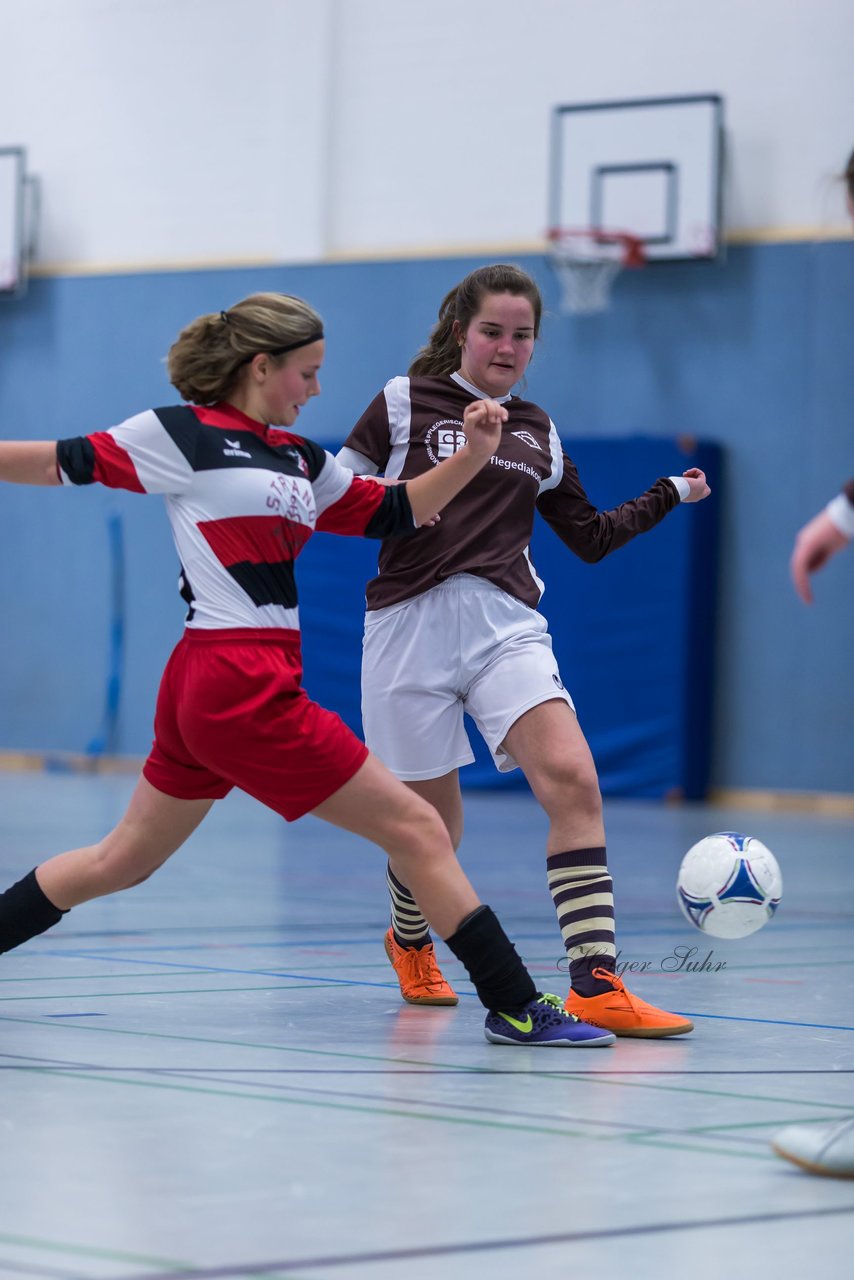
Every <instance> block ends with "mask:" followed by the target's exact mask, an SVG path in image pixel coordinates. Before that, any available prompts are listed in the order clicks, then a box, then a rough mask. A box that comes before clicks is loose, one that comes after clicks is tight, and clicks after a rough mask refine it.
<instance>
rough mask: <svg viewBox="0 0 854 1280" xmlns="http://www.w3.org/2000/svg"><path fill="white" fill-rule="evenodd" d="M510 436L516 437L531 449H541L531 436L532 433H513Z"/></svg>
mask: <svg viewBox="0 0 854 1280" xmlns="http://www.w3.org/2000/svg"><path fill="white" fill-rule="evenodd" d="M510 434H511V435H512V436H515V437H516V439H517V440H521V441H522V443H523V444H526V445H527V446H528V448H529V449H539V447H540V446H539V444H538V443H537V441H536V440H535V439H534V437H533V436H532V435H531V433H530V431H511V432H510Z"/></svg>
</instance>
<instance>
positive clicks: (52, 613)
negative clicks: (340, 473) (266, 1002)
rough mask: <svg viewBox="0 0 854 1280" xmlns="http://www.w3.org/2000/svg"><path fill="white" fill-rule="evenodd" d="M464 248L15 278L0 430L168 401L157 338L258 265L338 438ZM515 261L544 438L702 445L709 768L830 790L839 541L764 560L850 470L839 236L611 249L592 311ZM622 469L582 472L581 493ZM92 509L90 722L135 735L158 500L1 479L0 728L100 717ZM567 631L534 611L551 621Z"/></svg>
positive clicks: (323, 423) (849, 769)
mask: <svg viewBox="0 0 854 1280" xmlns="http://www.w3.org/2000/svg"><path fill="white" fill-rule="evenodd" d="M483 261H484V260H483V259H478V258H465V259H460V258H449V259H438V260H427V259H423V260H418V261H410V262H405V261H404V262H380V263H377V262H359V263H326V264H312V265H303V266H298V267H288V266H281V267H277V268H274V269H252V270H246V269H235V270H219V271H187V272H183V273H181V272H175V273H159V274H152V275H126V276H104V277H91V278H55V279H35V280H33V281H32V282H31V287H30V290H29V292H28V293H27V295H26V296H25V297H24V298H22V299H20V300H18V301H15V302H5V303H3V304H0V437H2V438H8V439H16V438H25V439H26V438H29V439H45V438H56V437H57V436H63V435H74V434H78V433H80V432H83V431H88V430H93V429H99V428H103V427H105V426H107V425H109V424H110V423H112V422H116V421H119V420H120V419H122V418H124V417H127V416H128V415H129V414H131V413H134V412H136V411H137V410H139V409H141V408H144V407H147V406H150V405H156V404H168V403H171V402H174V398H175V397H174V392H173V391H172V390H171V388H170V387H169V385H168V382H167V379H166V375H165V371H164V367H163V363H162V362H163V357H164V356H165V354H166V352H167V350H168V348H169V345H170V343H171V342H172V341H173V339H174V338H175V336H176V334H177V333H178V331H179V330H180V328H181V327H182V326H183V325H184V324H186V323H187V322H188V321H189V320H190V319H192V318H193V317H194V316H195V315H197V314H199V313H200V312H203V311H209V310H217V311H218V310H219V309H220V307H222V306H223V305H228V304H229V303H231V302H234V301H236V300H237V299H238V298H240V297H243V296H244V295H245V294H247V293H250V292H253V291H255V290H258V289H281V290H284V291H287V292H292V293H297V294H300V295H303V296H305V297H307V298H309V299H311V301H312V302H313V303H314V304H315V305H316V306H317V307H318V309H319V310H320V312H321V314H322V315H323V317H324V321H325V324H326V331H327V334H328V338H329V341H328V344H327V345H328V354H327V359H326V363H325V365H324V369H323V371H322V374H321V380H322V383H323V395H322V396H321V397H320V399H319V400H316V401H314V402H313V403H312V404H311V405H310V406H309V407H308V409H307V410H306V411H305V413H304V414H303V417H302V419H301V422H300V426H301V429H302V430H304V431H305V432H306V433H307V434H308V435H310V436H312V437H314V438H315V439H318V440H323V441H337V440H341V439H343V438H344V436H345V435H346V433H347V430H348V429H349V427H350V426H351V425H352V423H353V422H354V421H355V419H356V418H357V417H358V415H359V414H360V413H361V411H362V409H363V408H364V407H365V405H366V404H367V403H368V402H369V401H370V400H371V399H372V397H373V396H374V395H375V393H376V392H377V390H378V389H379V388H380V387H381V386H382V385H383V383H384V382H385V381H386V380H387V379H388V378H389V377H390V376H392V375H393V374H395V373H400V372H402V371H404V370H405V369H406V367H407V366H408V363H409V361H410V358H411V356H412V355H413V353H414V352H415V351H416V349H417V348H418V347H419V346H420V345H421V344H422V342H423V341H424V338H425V336H426V334H427V332H428V330H429V328H430V326H431V324H432V322H433V320H434V318H435V315H436V310H437V307H438V304H439V301H440V300H441V298H442V297H443V295H444V294H445V292H446V291H447V290H448V289H449V288H450V287H451V286H452V285H453V284H454V283H455V282H456V281H457V280H459V279H460V278H461V277H462V276H463V275H464V274H465V273H466V272H467V271H468V270H470V269H471V268H472V267H475V266H479V265H481V263H482V262H483ZM519 261H520V262H521V265H522V266H524V267H525V268H526V269H528V270H529V271H531V272H532V274H533V275H534V276H535V277H536V279H537V280H538V281H539V283H540V285H541V286H542V289H543V294H544V300H545V305H546V318H545V323H544V326H543V335H542V340H541V341H540V343H539V344H538V346H537V351H536V355H535V359H534V362H533V364H532V366H531V369H530V372H529V377H528V380H527V381H528V386H527V392H526V393H527V394H528V395H529V396H530V397H531V398H533V399H535V400H537V401H538V402H539V403H540V404H542V405H543V406H544V407H545V408H546V409H547V410H548V412H549V413H550V414H551V416H552V417H553V419H554V421H555V423H556V424H557V426H558V429H559V431H560V433H561V435H562V437H563V438H564V440H565V441H566V442H567V443H568V445H569V448H570V452H572V450H573V448H574V445H573V443H572V442H573V441H574V440H584V441H591V440H592V439H603V440H604V439H609V438H615V437H619V438H625V437H626V436H633V435H639V436H646V437H654V438H656V439H660V440H661V441H662V442H666V441H670V440H673V439H674V438H676V437H679V436H680V435H682V434H685V433H687V434H689V435H692V436H694V437H696V438H698V439H701V440H714V441H717V442H718V443H719V444H721V446H722V447H723V450H724V454H725V462H724V467H725V471H726V475H725V477H724V479H725V485H724V486H723V488H724V490H725V492H723V493H720V492H716V494H715V495H714V497H713V498H712V500H711V504H714V505H715V506H716V507H717V514H718V520H719V523H720V593H719V606H720V607H719V611H718V621H717V652H716V669H717V678H716V681H715V690H716V693H715V705H714V714H713V725H714V732H713V750H712V780H713V782H714V783H715V784H716V785H718V786H729V787H755V788H794V789H797V788H806V789H815V790H819V791H843V792H851V791H854V740H852V735H851V728H850V726H851V724H852V722H854V681H852V680H851V637H852V636H854V590H852V582H854V553H852V554H848V555H843V556H838V557H836V559H835V560H834V561H833V563H831V564H830V565H829V566H828V567H827V569H825V570H824V572H823V573H822V575H821V576H820V578H819V579H818V580H817V582H816V593H817V597H818V601H817V604H816V606H815V608H813V609H806V608H804V606H803V605H802V604H801V603H800V601H798V600H797V599H796V598H795V595H794V592H793V591H792V588H791V585H790V583H789V579H788V568H787V565H788V557H789V552H790V549H791V544H792V539H793V537H794V534H795V531H796V530H797V529H798V527H799V526H800V525H801V524H802V523H803V522H804V521H805V520H806V519H808V518H809V516H811V515H812V514H813V513H814V512H815V511H816V510H817V509H818V508H819V506H820V505H821V504H822V503H823V502H826V501H827V500H828V499H829V498H830V497H831V496H832V495H833V493H834V492H835V491H836V489H837V488H838V486H839V484H840V482H841V481H842V480H843V479H844V478H845V477H847V476H848V475H850V474H852V473H854V409H852V406H854V325H852V324H851V305H852V304H851V299H852V298H854V242H851V241H837V242H824V243H819V244H774V245H770V244H769V245H744V246H736V247H732V246H731V247H730V248H729V250H728V253H727V258H726V262H725V263H723V264H721V265H710V264H702V265H694V264H690V263H688V264H667V265H658V266H655V267H650V268H649V269H648V270H646V271H639V272H624V273H623V274H622V276H620V278H619V279H618V280H617V282H616V286H615V289H614V296H613V302H612V306H611V309H610V311H608V312H607V313H606V314H605V315H601V316H589V317H573V316H562V315H560V314H559V311H558V287H557V282H556V280H555V278H554V276H553V274H552V272H551V269H550V267H549V265H548V263H547V262H546V261H545V259H544V258H543V257H541V256H535V255H531V256H528V257H523V258H521V259H519ZM656 470H657V469H656ZM646 482H647V476H646V474H644V475H641V476H638V477H637V478H636V480H634V479H633V483H632V484H630V485H629V486H628V487H627V488H620V489H619V490H618V489H617V488H616V487H615V489H614V491H613V492H611V491H610V490H607V489H604V488H603V491H602V493H600V494H597V501H598V502H599V503H600V504H601V503H608V502H612V501H616V500H618V499H620V498H621V497H623V496H624V494H625V493H626V492H629V493H633V492H636V491H637V489H638V488H642V487H644V486H645V484H646ZM711 504H707V506H710V505H711ZM677 514H680V515H681V516H685V517H688V516H693V515H695V514H696V515H699V512H696V513H692V512H689V511H683V512H681V513H677ZM114 516H120V517H121V522H122V530H123V534H124V547H125V566H126V587H127V592H126V619H125V623H126V627H125V637H126V645H125V662H124V674H123V686H122V691H121V692H122V698H121V703H120V706H119V708H118V717H117V719H116V721H115V723H114V726H113V735H114V737H115V738H116V740H117V742H118V746H119V749H120V750H122V751H125V752H132V753H142V752H144V751H145V750H146V749H147V747H148V743H149V741H150V736H151V718H152V710H153V700H154V694H155V692H156V687H157V679H158V676H159V672H160V668H161V666H162V664H163V662H164V661H165V658H166V656H167V654H168V652H169V650H170V648H171V645H172V644H173V643H174V640H175V637H176V636H177V635H178V634H179V632H180V627H181V620H182V617H183V609H182V605H181V602H180V600H179V599H178V596H177V592H176V590H175V580H176V577H177V565H176V561H175V555H174V552H173V551H172V548H171V541H170V537H169V532H168V528H167V525H166V519H165V516H164V514H163V511H162V509H161V504H160V503H159V502H157V501H154V500H152V499H141V498H138V497H136V496H133V495H123V494H108V493H105V492H100V493H96V492H95V491H94V489H89V490H87V491H86V492H85V493H62V494H57V493H55V492H52V491H51V492H47V491H45V490H35V489H16V488H14V487H13V486H3V488H2V490H0V545H2V547H3V549H4V554H3V556H0V653H2V657H3V661H2V663H0V749H2V748H27V747H31V748H35V749H48V748H56V749H65V750H73V751H83V750H85V748H86V746H87V744H92V743H93V742H97V740H98V739H99V738H103V735H104V732H105V721H104V712H105V705H106V699H107V680H108V675H109V673H110V656H111V647H110V646H111V640H112V639H113V638H114V636H115V627H114V626H113V627H112V629H111V619H110V612H109V602H110V594H111V562H110V556H109V545H110V544H109V528H110V527H111V526H110V525H109V523H108V522H109V520H110V519H111V518H112V517H114ZM706 518H707V517H706V516H704V517H703V519H706ZM669 523H670V522H669V521H668V522H666V524H669ZM544 532H545V531H544ZM546 536H547V537H548V539H549V540H553V539H552V535H551V534H547V535H546ZM656 536H658V535H653V537H656ZM661 536H669V535H667V534H665V533H664V532H662V535H661ZM645 541H646V544H647V547H651V543H652V539H648V540H645ZM647 547H644V552H646V549H647ZM310 550H312V551H313V550H314V548H313V547H312V548H310ZM558 550H559V551H560V548H558ZM630 553H631V548H629V549H627V551H626V552H623V553H620V554H621V556H622V555H624V554H630ZM650 554H651V553H650ZM570 571H571V572H572V574H573V581H576V580H577V581H581V582H586V580H587V578H588V576H589V578H590V580H591V581H600V580H602V579H601V575H602V574H603V573H607V571H608V566H607V564H606V565H600V566H598V568H597V567H593V568H591V569H587V568H585V567H584V566H578V565H572V564H571V560H570V559H567V558H566V557H565V556H564V555H563V553H562V552H561V553H560V566H559V568H558V569H557V571H556V573H557V576H555V574H552V573H550V575H549V582H548V591H547V594H546V597H545V602H544V603H545V607H546V608H547V609H550V608H551V607H552V601H553V599H554V596H555V595H556V594H557V586H558V584H560V583H561V581H562V578H561V577H560V575H561V574H565V573H570ZM359 602H360V600H359ZM593 616H594V615H587V616H586V621H585V624H584V625H585V626H586V627H587V628H591V627H593V625H594V622H593V621H592V620H591V619H592V618H593ZM570 631H572V634H575V627H574V625H573V626H572V627H569V626H567V625H564V624H563V623H561V624H560V626H559V633H560V634H559V639H560V642H561V643H563V637H564V634H565V633H566V634H568V633H569V632H570ZM566 662H567V659H566V658H565V659H564V663H566ZM580 678H582V677H581V672H579V673H578V675H575V674H574V673H572V672H571V671H569V670H568V671H567V683H568V684H569V685H570V686H571V687H572V688H573V690H574V692H575V693H576V694H577V695H578V698H579V710H580V712H581V716H582V720H583V722H584V724H585V728H589V727H590V717H591V716H595V715H596V714H598V712H597V708H598V707H599V706H600V705H601V703H600V701H599V699H598V696H596V697H593V698H592V699H588V697H587V695H586V693H585V689H584V686H583V685H581V684H579V683H578V680H579V679H580ZM691 696H693V691H692V694H691ZM665 714H666V712H665ZM469 772H470V773H471V772H472V771H471V770H470V771H469Z"/></svg>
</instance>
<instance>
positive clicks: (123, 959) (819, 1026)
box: [53, 951, 854, 1031]
mask: <svg viewBox="0 0 854 1280" xmlns="http://www.w3.org/2000/svg"><path fill="white" fill-rule="evenodd" d="M53 954H56V955H64V956H66V957H69V956H70V957H73V958H76V959H79V958H80V957H79V955H78V954H77V953H76V952H73V951H71V952H66V951H62V952H55V953H53ZM91 958H93V959H103V960H105V961H109V962H114V963H116V964H119V963H124V964H139V965H146V964H158V965H163V966H168V961H165V960H156V961H155V960H151V961H148V960H144V959H139V960H135V959H133V958H132V957H128V956H114V955H112V956H95V957H91ZM176 967H178V964H177V962H176ZM180 967H181V968H183V969H186V970H188V971H199V972H203V973H236V974H242V975H243V976H244V977H258V978H282V979H285V980H288V981H295V982H305V983H309V984H310V983H315V982H316V983H323V984H325V985H331V986H346V987H367V988H380V989H382V990H397V983H396V982H366V981H365V980H364V979H359V980H358V981H357V982H354V981H353V980H352V978H329V977H324V978H315V977H314V976H313V975H312V974H310V973H282V972H280V971H278V970H275V969H240V968H234V967H232V966H229V965H207V964H196V965H187V964H186V963H184V964H182V965H181V966H180ZM457 994H458V995H460V996H463V997H469V998H471V999H475V1000H476V999H477V996H476V994H475V993H474V992H473V991H458V992H457ZM673 1012H674V1013H677V1014H679V1016H680V1017H685V1018H714V1019H717V1020H719V1021H723V1022H750V1023H757V1024H763V1025H764V1024H768V1025H771V1026H780V1027H801V1028H805V1029H807V1030H815V1031H854V1026H839V1025H837V1024H835V1023H823V1022H796V1021H792V1020H787V1019H782V1018H744V1017H737V1016H735V1015H732V1014H718V1013H698V1012H695V1011H694V1010H690V1009H687V1010H686V1009H674V1010H673Z"/></svg>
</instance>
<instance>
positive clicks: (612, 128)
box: [549, 94, 723, 262]
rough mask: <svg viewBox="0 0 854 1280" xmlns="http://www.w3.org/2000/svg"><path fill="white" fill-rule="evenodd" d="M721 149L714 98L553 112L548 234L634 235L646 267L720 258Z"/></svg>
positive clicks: (718, 103)
mask: <svg viewBox="0 0 854 1280" xmlns="http://www.w3.org/2000/svg"><path fill="white" fill-rule="evenodd" d="M722 149H723V100H722V99H721V98H720V97H719V96H718V95H717V94H707V95H696V96H690V97H678V98H649V99H642V98H641V99H635V100H629V101H625V102H586V103H574V104H568V105H566V106H559V107H555V109H554V112H553V117H552V156H551V190H550V199H549V225H550V227H551V228H557V227H562V228H587V227H590V228H596V229H598V230H599V231H603V232H628V233H630V234H632V235H634V236H637V237H638V238H639V239H640V240H641V242H642V244H643V247H644V251H645V256H646V259H647V261H649V262H656V261H659V262H673V261H681V260H684V259H706V260H708V259H713V258H716V257H718V255H719V254H720V249H721V164H722Z"/></svg>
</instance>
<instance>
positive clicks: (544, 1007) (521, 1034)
mask: <svg viewBox="0 0 854 1280" xmlns="http://www.w3.org/2000/svg"><path fill="white" fill-rule="evenodd" d="M483 1033H484V1035H485V1036H486V1038H487V1040H489V1041H490V1042H491V1043H492V1044H532V1045H545V1046H546V1047H549V1046H551V1045H554V1046H555V1047H556V1048H560V1049H596V1048H600V1047H603V1046H605V1045H608V1044H613V1043H614V1041H615V1040H616V1038H617V1037H616V1036H615V1035H614V1034H613V1033H612V1032H611V1031H603V1030H602V1028H601V1027H591V1025H590V1023H589V1022H582V1021H581V1019H580V1018H576V1017H575V1015H574V1014H571V1013H565V1012H564V1008H563V1001H562V1000H561V999H560V998H559V997H558V996H547V995H537V996H535V997H534V999H533V1000H529V1001H528V1003H527V1004H526V1005H523V1006H522V1008H521V1009H514V1010H513V1012H512V1013H500V1012H498V1011H497V1010H492V1009H491V1010H490V1011H489V1013H488V1014H487V1015H486V1022H485V1023H484V1027H483Z"/></svg>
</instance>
